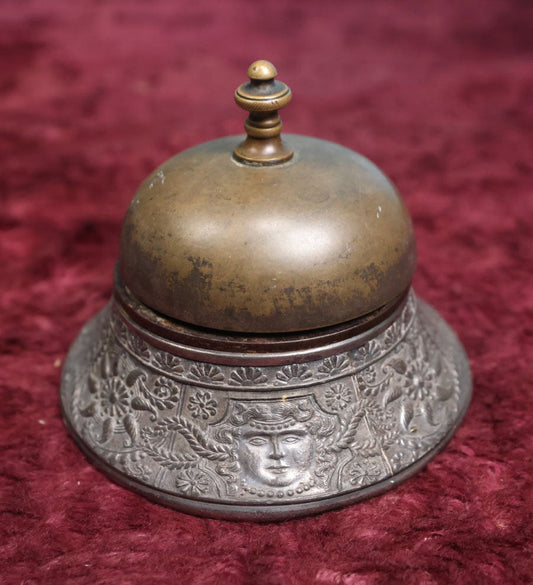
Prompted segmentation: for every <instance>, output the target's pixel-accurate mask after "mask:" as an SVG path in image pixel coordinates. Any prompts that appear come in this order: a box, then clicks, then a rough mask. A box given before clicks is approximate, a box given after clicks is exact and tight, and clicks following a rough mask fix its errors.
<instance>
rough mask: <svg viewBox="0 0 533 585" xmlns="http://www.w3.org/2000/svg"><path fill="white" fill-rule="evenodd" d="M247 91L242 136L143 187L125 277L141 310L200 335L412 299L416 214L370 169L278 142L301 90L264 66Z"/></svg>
mask: <svg viewBox="0 0 533 585" xmlns="http://www.w3.org/2000/svg"><path fill="white" fill-rule="evenodd" d="M248 74H249V76H250V81H249V82H248V83H245V84H243V85H241V86H240V87H239V88H238V89H237V91H236V92H235V101H236V102H237V104H238V105H239V106H241V107H242V108H244V109H245V110H247V111H249V113H250V115H249V118H248V119H247V120H246V124H245V129H246V132H247V137H246V139H245V141H244V142H242V143H241V144H239V143H238V139H237V138H236V137H228V138H222V139H220V140H214V141H212V142H208V143H205V144H201V145H199V146H196V147H194V148H191V149H189V150H186V151H185V152H182V153H180V154H178V155H177V156H175V157H173V158H171V159H170V160H168V161H167V162H165V163H163V164H162V165H161V166H160V167H159V168H158V169H157V170H155V171H154V172H153V173H152V174H151V175H150V176H149V177H148V178H147V179H146V180H145V181H144V183H143V184H142V185H141V186H140V188H139V190H138V191H137V193H136V195H135V197H134V198H133V201H132V203H131V205H130V207H129V210H128V212H127V215H126V219H125V221H124V227H123V230H122V238H121V249H120V258H119V263H118V274H119V276H120V279H121V280H122V282H123V284H124V285H125V286H127V287H128V289H129V290H130V291H131V293H132V294H133V295H134V296H135V297H136V298H137V299H138V300H140V301H141V302H142V303H144V304H145V305H147V306H148V307H150V308H151V309H153V310H154V311H157V312H158V313H161V314H163V315H165V316H167V317H170V318H172V319H176V320H179V321H181V322H185V323H188V324H191V325H195V326H201V327H206V328H211V329H218V330H224V331H232V332H245V333H259V334H261V333H281V332H295V331H304V330H312V329H317V328H322V327H328V326H332V325H336V324H339V323H343V322H346V321H350V320H353V319H356V318H358V317H361V316H363V315H366V314H368V313H371V312H373V311H375V310H377V309H379V308H380V307H383V306H385V305H387V304H388V303H391V302H393V301H394V300H395V299H397V298H399V297H400V296H401V295H404V294H405V293H406V291H407V289H408V287H409V284H410V281H411V278H412V275H413V271H414V267H415V244H414V237H413V229H412V226H411V221H410V218H409V215H408V213H407V210H406V208H405V205H404V203H403V201H402V199H401V197H400V195H399V194H398V191H397V190H396V189H395V187H394V185H393V184H392V183H391V182H390V180H389V179H388V178H387V177H386V176H385V175H384V174H383V173H382V172H381V171H380V170H379V169H378V168H377V167H376V166H375V165H374V164H372V163H371V162H370V161H369V160H367V159H366V158H364V157H363V156H361V155H359V154H357V153H355V152H353V151H351V150H349V149H347V148H344V147H342V146H339V145H337V144H333V143H331V142H327V141H324V140H318V139H316V138H309V137H306V136H295V135H287V137H286V139H284V140H282V139H281V137H280V131H281V121H280V118H279V115H278V109H280V108H282V107H283V106H285V105H286V104H288V103H289V101H290V100H291V92H290V89H289V88H288V87H287V86H286V85H285V84H284V83H281V82H279V81H277V80H275V79H274V77H275V75H276V74H277V72H276V69H275V68H274V66H273V65H272V64H270V63H268V62H266V61H258V62H256V63H254V64H252V65H251V66H250V68H249V70H248Z"/></svg>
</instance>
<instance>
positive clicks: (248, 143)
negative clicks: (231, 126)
mask: <svg viewBox="0 0 533 585" xmlns="http://www.w3.org/2000/svg"><path fill="white" fill-rule="evenodd" d="M277 74H278V72H277V70H276V68H275V67H274V65H272V63H270V62H269V61H263V60H261V61H255V62H254V63H252V64H251V65H250V67H248V77H249V78H250V81H248V82H247V83H243V84H242V85H241V86H240V87H238V88H237V90H236V91H235V101H236V102H237V105H239V106H240V107H241V108H243V110H246V111H247V112H250V115H249V117H248V118H247V120H246V122H245V124H244V128H245V130H246V134H247V137H246V140H244V142H242V143H241V144H239V145H238V146H237V147H236V148H235V150H234V151H233V154H234V156H235V158H236V159H237V160H239V161H240V162H244V163H248V164H256V165H275V164H280V163H283V162H286V161H288V160H290V159H291V158H292V156H293V154H294V153H293V152H292V150H290V149H289V148H287V146H286V145H285V144H284V143H283V141H282V140H281V137H280V133H281V127H282V123H281V119H280V117H279V115H278V110H279V109H281V108H283V107H284V106H286V105H287V104H288V103H289V102H290V101H291V98H292V93H291V90H290V89H289V87H288V86H287V85H285V84H284V83H283V82H282V81H277V80H276V79H275V77H276V75H277Z"/></svg>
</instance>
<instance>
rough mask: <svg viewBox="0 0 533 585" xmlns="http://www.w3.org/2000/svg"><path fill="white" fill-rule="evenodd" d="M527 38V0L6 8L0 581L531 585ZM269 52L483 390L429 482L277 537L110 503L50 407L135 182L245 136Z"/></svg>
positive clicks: (125, 500) (101, 289) (104, 295)
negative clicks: (381, 192) (353, 162)
mask: <svg viewBox="0 0 533 585" xmlns="http://www.w3.org/2000/svg"><path fill="white" fill-rule="evenodd" d="M531 22H533V11H532V4H531V3H530V2H527V1H524V2H520V1H518V0H516V1H505V0H479V1H478V0H448V1H446V2H444V1H440V2H439V1H437V0H426V1H423V2H422V1H415V0H404V1H402V2H396V1H394V0H390V1H382V0H379V1H371V0H361V1H359V0H357V1H335V0H331V1H328V2H325V1H323V0H322V1H317V2H315V1H312V0H305V1H303V0H293V1H291V2H282V1H281V0H269V2H268V3H267V2H265V3H259V2H251V1H246V0H224V1H223V2H217V1H215V0H196V1H195V2H179V1H176V0H154V1H152V2H142V1H140V0H137V1H120V0H119V1H113V2H111V1H109V2H107V1H102V2H94V1H91V0H77V1H76V2H69V1H68V0H46V1H39V0H25V1H20V2H15V1H11V2H10V1H4V2H2V4H1V5H0V56H1V59H0V119H1V122H0V153H1V158H0V160H1V163H0V169H1V170H0V197H1V202H2V203H1V213H0V228H1V232H0V233H1V242H0V243H1V246H0V254H1V264H0V266H1V289H0V290H1V292H0V307H1V313H2V318H1V321H0V327H1V330H2V335H1V341H0V353H1V357H0V360H1V361H0V364H1V365H0V388H1V404H0V408H1V416H2V424H1V426H0V448H1V463H0V465H1V467H0V470H1V478H0V479H1V490H0V493H1V502H0V506H1V512H2V519H1V520H0V531H1V540H0V582H1V583H9V584H11V583H13V584H25V585H30V584H32V585H33V584H39V585H48V584H56V583H76V584H78V583H79V584H91V585H93V584H102V583H120V584H122V583H124V584H131V585H137V584H146V583H156V582H158V583H186V584H189V583H191V584H193V585H196V584H198V585H200V584H201V585H210V584H217V585H225V584H231V585H239V584H253V585H255V584H257V585H281V584H283V585H300V584H305V585H307V584H317V585H334V584H335V585H336V584H340V585H380V584H385V583H415V584H423V585H430V584H431V585H433V584H440V583H468V584H476V583H498V584H499V583H502V584H506V585H509V584H514V583H530V582H531V580H532V579H533V564H532V554H531V553H532V551H531V548H530V545H531V541H532V529H531V525H532V523H531V520H532V518H531V511H532V487H531V474H532V455H531V453H532V449H533V444H532V434H533V433H532V430H533V429H532V412H533V411H532V406H531V396H532V391H531V384H532V381H531V379H532V376H531V363H532V361H533V352H532V347H533V343H532V324H531V323H532V321H531V319H532V313H533V294H532V284H533V283H532V278H531V272H532V265H533V244H532V240H531V231H532V223H531V217H532V216H533V196H532V191H531V182H530V179H531V174H530V173H531V161H532V160H533V147H532V143H531V136H532V133H533V124H532V118H531V104H532V102H533V81H532V57H533V51H532V49H533V44H532V39H533V33H532V31H531V28H530V25H531ZM259 58H265V59H269V60H271V61H273V62H274V63H275V64H276V66H277V68H278V70H279V72H280V76H279V77H280V79H282V80H284V81H286V82H287V83H288V84H289V85H290V86H291V88H292V90H293V94H294V99H293V102H292V104H291V105H290V106H289V107H288V108H287V109H286V110H285V111H284V112H283V115H282V117H283V120H284V123H285V129H286V131H288V132H293V133H301V134H311V135H315V136H318V137H322V138H325V139H329V140H333V141H336V142H339V143H341V144H343V145H345V146H348V147H350V148H353V149H354V150H357V151H359V152H361V153H363V154H365V155H366V156H367V157H369V158H370V159H372V160H373V161H374V162H376V163H377V164H378V165H379V166H380V167H381V168H382V169H383V170H384V171H385V172H386V173H387V174H388V175H389V176H391V177H392V179H393V180H394V181H395V182H396V184H397V185H398V187H399V189H400V191H401V192H402V194H403V196H404V198H405V200H406V202H407V205H408V207H409V209H410V212H411V214H412V217H413V221H414V225H415V231H416V236H417V242H418V250H419V259H418V270H417V274H416V277H415V283H414V284H415V288H416V291H417V292H418V294H419V296H421V297H423V298H424V299H425V300H427V301H429V302H430V303H431V304H433V306H435V307H436V308H437V309H438V310H439V311H440V313H441V314H442V315H443V316H444V317H445V318H446V319H447V321H448V322H449V323H450V324H451V325H452V327H453V328H454V329H455V330H456V331H457V333H458V335H459V336H460V338H461V340H462V342H463V344H464V345H465V348H466V350H467V352H468V354H469V357H470V360H471V366H472V370H473V376H474V381H475V386H474V398H473V402H472V405H471V407H470V409H469V411H468V414H467V416H466V419H465V421H464V423H463V425H462V426H461V427H460V429H459V431H458V433H457V434H456V435H455V437H454V438H453V439H452V441H451V442H450V444H449V445H448V447H447V448H446V450H445V451H444V452H442V453H441V454H440V455H439V456H438V457H437V458H436V459H435V460H434V461H433V462H432V463H430V464H429V465H428V467H427V468H426V469H425V470H424V471H423V472H421V473H420V474H418V475H417V476H415V477H414V478H412V479H410V480H409V481H408V482H406V483H404V484H403V485H401V486H400V487H398V488H396V489H395V490H393V491H390V492H388V493H387V494H385V495H382V496H380V497H377V498H374V499H372V500H368V501H366V502H363V503H360V504H357V505H354V506H351V507H348V508H345V509H342V510H339V511H336V512H330V513H326V514H323V515H320V516H316V517H311V518H305V519H301V520H295V521H288V522H284V523H281V524H267V525H254V524H251V523H231V522H222V521H215V520H208V519H200V518H195V517H192V516H188V515H185V514H181V513H178V512H174V511H170V510H167V509H165V508H162V507H159V506H157V505H155V504H152V503H150V502H148V501H146V500H145V499H143V498H142V497H140V496H137V495H135V494H133V493H130V492H129V491H127V490H125V489H122V488H120V487H117V486H116V485H114V484H113V483H111V482H110V481H108V480H107V479H106V478H105V477H104V476H102V475H101V474H100V473H99V472H97V471H96V470H95V469H93V467H91V466H90V465H89V464H88V463H87V462H86V460H85V459H84V457H83V455H82V454H81V453H80V452H79V451H78V449H77V448H76V447H75V445H74V443H73V442H72V440H71V439H70V437H69V436H68V435H67V433H66V431H65V428H64V427H63V423H62V421H61V416H60V410H59V394H58V386H59V377H60V369H61V364H62V361H63V360H64V357H65V354H66V352H67V349H68V347H69V345H70V343H71V342H72V340H73V339H74V337H75V336H76V334H77V333H78V331H79V329H80V327H81V326H82V325H83V323H84V322H85V321H86V320H87V319H89V318H90V317H91V316H92V315H93V314H94V313H95V312H96V311H97V310H98V309H99V308H100V307H102V306H103V304H104V303H105V302H106V300H107V299H108V297H109V295H110V293H111V286H112V271H113V264H114V261H115V259H116V256H117V248H118V238H119V232H120V225H121V221H122V218H123V215H124V212H125V210H126V207H127V205H128V203H129V201H130V199H131V198H132V196H133V194H134V192H135V189H136V186H137V185H138V184H139V183H140V181H141V180H142V179H143V178H144V177H145V176H146V175H147V173H148V172H149V171H151V170H152V169H153V168H154V167H156V166H157V165H158V164H160V163H161V162H162V161H163V160H165V159H166V158H168V157H169V156H171V155H173V154H174V153H176V152H178V151H180V150H182V149H184V148H186V147H189V146H192V145H194V144H196V143H198V142H202V141H205V140H209V139H212V138H215V137H219V136H223V135H226V134H238V133H241V132H242V124H243V121H244V117H245V114H244V112H241V111H240V110H239V109H238V108H237V107H236V106H235V105H234V103H233V97H232V94H233V91H234V89H235V87H236V86H237V85H239V84H240V83H241V82H242V81H243V80H244V79H245V74H246V70H247V67H248V65H249V63H250V62H252V61H253V60H255V59H259ZM528 547H529V548H528Z"/></svg>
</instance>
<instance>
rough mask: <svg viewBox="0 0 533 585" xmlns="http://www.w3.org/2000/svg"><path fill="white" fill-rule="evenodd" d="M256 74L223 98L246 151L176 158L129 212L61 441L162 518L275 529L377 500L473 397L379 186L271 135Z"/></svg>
mask: <svg viewBox="0 0 533 585" xmlns="http://www.w3.org/2000/svg"><path fill="white" fill-rule="evenodd" d="M276 74H277V72H276V70H275V68H274V66H273V65H272V64H271V63H268V62H266V61H257V62H255V63H253V64H252V65H251V66H250V68H249V70H248V75H249V78H250V80H249V81H248V82H246V83H244V84H243V85H241V86H240V87H239V88H238V89H237V91H236V93H235V100H236V102H237V104H238V105H239V106H241V107H243V108H244V109H245V110H247V111H248V112H249V117H248V119H247V121H246V124H245V129H246V133H247V135H246V137H245V138H244V140H243V139H242V138H241V137H228V138H223V139H219V140H215V141H212V142H208V143H206V144H202V145H200V146H197V147H194V148H191V149H189V150H186V151H185V152H182V153H180V154H179V155H177V156H175V157H173V158H172V159H170V160H169V161H167V162H166V163H164V164H163V165H161V166H160V167H159V168H158V169H156V170H155V171H154V172H153V173H152V174H151V175H150V176H149V177H148V178H147V179H146V180H145V181H144V183H143V184H142V185H141V186H140V188H139V190H138V192H137V194H136V195H135V197H134V199H133V201H132V203H131V205H130V208H129V210H128V212H127V215H126V218H125V221H124V226H123V230H122V237H121V248H120V255H119V260H118V264H117V271H116V275H115V290H114V295H113V299H112V300H111V302H110V303H109V305H108V306H107V307H106V308H105V309H104V310H103V311H102V312H101V313H100V314H99V315H97V316H96V317H95V318H94V319H93V320H91V321H90V322H89V323H88V324H87V325H86V326H85V328H84V329H83V330H82V332H81V333H80V336H79V337H78V339H77V340H76V342H75V343H74V344H73V346H72V348H71V351H70V353H69V356H68V359H67V361H66V364H65V368H64V371H63V379H62V386H61V395H62V406H63V412H64V417H65V422H66V424H67V426H68V428H69V429H70V431H71V432H72V434H73V436H74V438H75V439H76V441H77V442H78V444H79V445H80V447H81V448H82V450H83V451H84V452H85V453H86V454H87V456H88V457H89V458H90V459H91V460H92V461H94V462H95V464H96V465H98V466H99V467H100V468H101V469H102V470H103V471H105V472H106V473H107V474H108V475H110V476H111V477H113V479H115V480H116V481H117V482H119V483H121V484H123V485H125V486H127V487H130V488H132V489H135V490H136V491H139V492H140V493H142V494H144V495H146V496H147V497H150V498H151V499H154V500H156V501H158V502H160V503H163V504H165V505H169V506H172V507H175V508H177V509H180V510H184V511H188V512H191V513H196V514H201V515H208V516H214V517H221V518H229V519H256V520H278V519H284V518H289V517H295V516H300V515H303V514H308V513H313V512H318V511H323V510H328V509H331V508H335V507H338V506H340V505H343V504H346V503H350V502H355V501H358V500H361V499H362V498H365V497H368V496H370V495H374V494H377V493H380V492H382V491H384V490H386V489H388V488H390V487H392V486H393V485H395V484H396V483H397V482H399V481H402V480H403V479H405V478H407V477H409V476H410V475H412V474H413V473H415V472H416V471H417V470H418V469H420V468H421V467H422V466H423V465H425V463H427V461H428V460H429V459H430V458H431V457H433V456H434V455H435V454H436V453H437V451H438V450H439V449H440V448H442V446H443V445H444V444H445V443H446V441H447V440H448V439H449V438H450V436H451V435H452V434H453V432H454V430H455V429H456V427H457V425H458V424H459V422H460V421H461V419H462V417H463V415H464V413H465V411H466V408H467V406H468V403H469V399H470V392H471V381H470V371H469V368H468V362H467V359H466V356H465V354H464V351H463V349H462V347H461V345H460V343H459V341H458V340H457V338H456V337H455V335H454V334H453V332H452V331H451V330H450V329H449V328H448V326H447V325H446V323H444V321H443V320H442V319H441V318H440V317H439V315H438V314H437V313H436V312H435V311H434V310H432V309H431V308H430V307H428V306H427V305H425V304H424V303H423V302H422V301H420V300H418V299H417V298H416V296H415V295H414V293H413V292H412V291H411V290H410V283H411V279H412V276H413V272H414V268H415V244H414V237H413V230H412V225H411V221H410V218H409V215H408V213H407V210H406V208H405V205H404V203H403V201H402V199H401V197H400V195H399V194H398V192H397V190H396V189H395V187H394V186H393V185H392V183H391V182H390V181H389V180H388V179H387V177H386V176H385V175H384V174H383V173H382V172H381V171H380V170H379V169H377V167H376V166H375V165H373V164H372V163H371V162H370V161H368V160H367V159H365V158H364V157H362V156H361V155H359V154H357V153H355V152H353V151H350V150H348V149H346V148H343V147H341V146H338V145H336V144H333V143H330V142H326V141H323V140H318V139H314V138H309V137H304V136H295V135H290V134H288V135H284V137H283V139H282V138H281V136H280V131H281V120H280V118H279V114H278V110H279V109H281V108H282V107H283V106H284V105H286V104H288V103H289V101H290V99H291V93H290V89H289V88H288V87H287V86H286V85H285V84H284V83H282V82H279V81H277V80H276V79H275V77H276Z"/></svg>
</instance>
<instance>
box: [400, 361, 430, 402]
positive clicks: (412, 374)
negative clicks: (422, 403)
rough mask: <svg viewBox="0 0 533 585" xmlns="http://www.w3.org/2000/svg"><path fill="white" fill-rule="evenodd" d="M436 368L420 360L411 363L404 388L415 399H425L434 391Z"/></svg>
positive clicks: (406, 373)
mask: <svg viewBox="0 0 533 585" xmlns="http://www.w3.org/2000/svg"><path fill="white" fill-rule="evenodd" d="M434 386H435V370H434V369H433V368H432V367H431V366H430V365H429V364H427V363H422V362H419V361H418V360H417V361H415V362H414V363H412V364H410V365H409V366H408V368H407V371H406V372H405V381H404V388H405V389H406V391H407V394H408V396H409V397H410V398H412V399H413V400H424V399H426V398H427V397H428V396H430V395H431V394H432V393H433V390H434Z"/></svg>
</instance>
